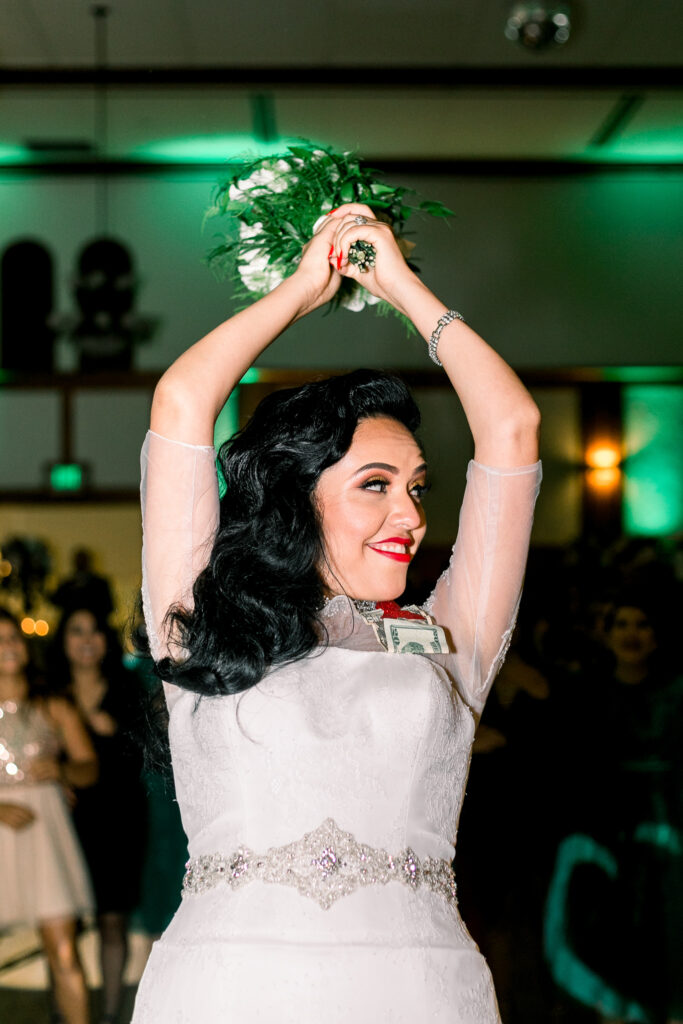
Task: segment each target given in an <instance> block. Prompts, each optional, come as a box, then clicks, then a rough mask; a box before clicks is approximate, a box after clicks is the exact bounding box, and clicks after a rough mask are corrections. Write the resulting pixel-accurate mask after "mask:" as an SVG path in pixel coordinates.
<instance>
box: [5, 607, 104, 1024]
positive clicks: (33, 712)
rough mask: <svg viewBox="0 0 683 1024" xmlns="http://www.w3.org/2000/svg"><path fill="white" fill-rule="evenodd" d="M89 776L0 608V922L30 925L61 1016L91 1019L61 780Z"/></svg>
mask: <svg viewBox="0 0 683 1024" xmlns="http://www.w3.org/2000/svg"><path fill="white" fill-rule="evenodd" d="M96 777H97V761H96V758H95V752H94V750H93V748H92V745H91V743H90V740H89V739H88V735H87V733H86V731H85V729H84V727H83V724H82V722H81V720H80V717H79V715H78V712H77V711H76V709H75V708H74V707H73V706H72V705H70V704H69V703H68V702H66V701H64V700H60V699H57V698H53V697H47V696H45V695H43V694H41V692H40V686H39V684H38V683H37V681H36V679H35V676H34V673H33V672H32V671H31V666H30V664H29V656H28V649H27V646H26V642H25V641H24V639H23V636H22V634H21V630H20V629H19V626H18V625H17V623H16V621H15V620H14V618H13V617H12V616H11V615H9V614H8V613H7V612H6V611H4V610H2V609H0V865H2V869H1V870H0V929H1V928H9V927H13V926H15V925H30V926H34V927H35V928H37V930H38V933H39V935H40V938H41V941H42V943H43V947H44V949H45V954H46V957H47V960H48V964H49V967H50V973H51V977H52V981H53V985H54V999H55V1004H56V1006H57V1007H58V1008H59V1010H60V1012H61V1014H62V1016H63V1019H64V1021H65V1022H66V1024H87V1022H88V1020H89V1010H88V992H87V989H86V984H85V978H84V975H83V970H82V967H81V963H80V960H79V957H78V951H77V948H76V922H77V919H78V918H79V917H80V916H82V915H85V914H89V913H90V912H91V911H92V905H93V901H92V893H91V888H90V880H89V878H88V874H87V869H86V866H85V862H84V859H83V854H82V853H81V849H80V847H79V845H78V840H77V838H76V835H75V832H74V829H73V826H72V824H71V816H70V813H69V808H68V805H67V801H66V799H65V793H64V787H69V788H70V787H72V786H76V785H79V786H86V785H89V784H90V783H93V782H94V781H95V779H96Z"/></svg>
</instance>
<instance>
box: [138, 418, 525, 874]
mask: <svg viewBox="0 0 683 1024" xmlns="http://www.w3.org/2000/svg"><path fill="white" fill-rule="evenodd" d="M142 469H143V492H142V493H143V525H144V549H143V603H144V609H145V618H146V622H147V628H148V633H149V635H150V642H151V647H152V653H153V654H154V656H155V657H157V658H158V657H161V656H163V653H164V652H165V650H166V645H167V638H166V637H165V626H164V617H165V615H166V611H167V609H168V608H169V607H170V606H171V604H173V603H175V602H178V601H180V602H181V603H183V604H185V605H186V606H187V605H189V604H190V603H191V588H192V583H193V581H194V579H195V577H196V575H197V574H198V572H199V571H201V569H202V568H203V566H204V565H205V564H206V561H207V559H208V555H209V552H210V548H211V545H212V543H213V538H214V536H215V531H216V528H217V522H218V492H217V483H216V470H215V454H214V452H213V449H212V448H207V447H198V446H194V445H188V444H183V443H181V442H175V441H169V440H167V439H165V438H162V437H160V436H159V435H157V434H154V433H152V432H150V433H149V434H148V437H147V440H146V442H145V446H144V448H143V459H142ZM539 480H540V468H539V465H538V464H535V465H533V466H526V467H517V468H514V469H509V470H497V469H491V468H488V467H484V466H480V465H479V464H477V463H474V462H472V463H471V464H470V468H469V471H468V484H467V489H466V493H465V498H464V501H463V506H462V510H461V516H460V528H459V531H458V539H457V541H456V545H455V548H454V552H453V557H452V559H451V564H450V566H449V569H448V570H447V571H446V572H445V573H444V574H443V576H442V577H441V579H440V580H439V581H438V582H437V584H436V587H435V589H434V592H433V594H432V595H431V597H430V598H429V600H428V602H427V605H428V608H429V611H430V613H431V614H432V615H433V616H434V618H435V619H436V621H437V622H438V623H439V624H440V625H442V626H443V627H444V629H445V630H446V635H447V637H448V641H449V646H450V648H451V651H450V653H449V654H435V655H430V656H427V655H416V654H395V655H390V654H387V653H386V652H385V651H384V650H383V649H382V647H381V646H380V644H379V642H378V640H377V639H376V637H375V634H374V632H373V630H372V629H371V627H370V626H369V625H367V623H366V622H365V621H364V620H363V619H362V618H361V617H360V616H359V615H358V614H357V612H356V611H355V609H354V607H353V605H352V604H351V602H350V601H349V600H348V599H347V598H345V597H337V598H335V599H334V600H333V601H331V602H330V603H329V604H328V605H327V607H326V608H325V609H324V611H323V613H322V614H323V616H324V625H325V627H326V633H327V642H326V644H325V645H324V646H322V645H321V646H320V647H318V648H317V649H315V650H314V651H313V652H311V654H310V655H309V656H308V657H306V658H305V659H303V660H301V661H299V662H296V663H293V664H289V665H286V666H284V667H279V668H277V669H275V670H271V671H270V672H268V673H267V674H266V676H265V677H264V678H263V679H262V680H261V681H260V682H259V683H258V684H257V685H256V686H255V687H253V688H252V689H250V690H248V691H246V692H244V693H241V694H238V695H236V696H220V697H211V698H208V697H205V698H202V699H200V700H198V699H197V696H196V695H195V694H193V693H190V692H187V691H182V690H180V689H178V688H177V687H174V686H168V685H167V686H166V696H167V701H168V705H169V710H170V725H169V735H170V743H171V751H172V758H173V765H174V774H175V781H176V792H177V797H178V803H179V805H180V809H181V814H182V817H183V824H184V827H185V829H186V832H187V835H188V839H189V849H190V854H191V856H193V857H195V856H201V855H203V854H209V853H213V852H215V851H217V850H222V851H225V852H229V851H230V850H234V849H235V848H236V847H237V846H239V845H246V846H248V847H249V848H251V849H252V850H256V851H262V852H263V851H266V850H267V849H269V848H270V847H273V846H278V845H281V844H286V843H288V842H291V841H292V840H295V839H298V838H300V837H301V836H302V835H303V834H304V833H305V832H306V831H308V830H311V829H315V828H316V827H317V826H319V825H320V824H321V823H322V822H323V821H324V820H325V819H327V818H333V819H334V820H335V822H336V823H337V825H338V826H339V827H340V828H341V829H344V830H346V831H348V832H350V833H352V834H353V835H354V836H355V837H356V839H358V840H359V841H360V842H364V843H368V844H371V845H373V846H378V847H383V848H385V849H387V850H389V851H393V852H398V851H399V850H401V849H404V848H405V847H407V846H409V847H411V848H412V849H414V850H415V852H416V853H417V854H418V855H419V856H420V857H422V856H431V857H437V858H443V859H447V860H449V861H450V859H451V858H452V856H453V846H454V842H455V832H456V828H457V820H458V814H459V810H460V806H461V802H462V797H463V793H464V787H465V781H466V777H467V770H468V765H469V757H470V749H471V744H472V739H473V735H474V724H475V719H476V716H477V715H478V714H479V713H480V712H481V708H482V707H483V703H484V700H485V698H486V694H487V692H488V689H489V687H490V685H491V682H492V680H493V678H494V676H495V673H496V672H497V670H498V668H499V666H500V664H501V662H502V659H503V657H504V655H505V651H506V649H507V645H508V643H509V638H510V635H511V632H512V629H513V626H514V620H515V616H516V613H517V608H518V603H519V597H520V592H521V585H522V577H523V572H524V565H525V562H526V554H527V548H528V541H529V533H530V528H531V521H532V513H533V505H534V501H535V497H536V494H537V491H538V485H539Z"/></svg>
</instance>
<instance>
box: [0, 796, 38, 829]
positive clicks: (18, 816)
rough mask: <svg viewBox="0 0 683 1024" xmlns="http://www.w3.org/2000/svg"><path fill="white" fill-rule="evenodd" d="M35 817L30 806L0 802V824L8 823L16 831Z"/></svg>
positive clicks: (24, 826)
mask: <svg viewBox="0 0 683 1024" xmlns="http://www.w3.org/2000/svg"><path fill="white" fill-rule="evenodd" d="M35 817H36V816H35V814H34V813H33V811H32V810H31V808H30V807H26V806H25V804H7V803H0V824H2V825H8V826H9V827H10V828H13V829H14V830H15V831H17V832H18V831H19V830H20V829H22V828H26V826H27V825H30V824H31V822H33V821H35Z"/></svg>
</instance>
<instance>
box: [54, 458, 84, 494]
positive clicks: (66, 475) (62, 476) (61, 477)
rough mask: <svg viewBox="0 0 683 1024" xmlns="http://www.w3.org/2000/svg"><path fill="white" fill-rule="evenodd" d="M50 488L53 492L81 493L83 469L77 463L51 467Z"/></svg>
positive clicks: (61, 463)
mask: <svg viewBox="0 0 683 1024" xmlns="http://www.w3.org/2000/svg"><path fill="white" fill-rule="evenodd" d="M50 487H51V488H52V490H53V491H80V490H81V488H82V487H83V467H82V466H79V464H78V463H77V462H58V463H55V465H54V466H50Z"/></svg>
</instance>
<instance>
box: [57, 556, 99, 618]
mask: <svg viewBox="0 0 683 1024" xmlns="http://www.w3.org/2000/svg"><path fill="white" fill-rule="evenodd" d="M50 600H51V601H52V603H53V604H55V605H57V607H58V608H61V609H62V611H63V612H68V611H69V610H70V609H72V608H90V609H91V610H92V611H93V612H94V613H95V614H96V615H98V616H99V617H100V618H102V619H107V618H108V616H109V615H111V613H112V611H113V610H114V602H113V600H112V596H111V587H110V586H109V580H108V579H107V578H106V577H105V576H100V575H99V574H98V573H96V572H95V569H94V566H93V555H92V552H91V551H88V549H87V548H78V549H77V550H76V551H74V553H73V570H72V574H71V576H69V577H67V578H66V579H64V580H62V581H61V582H60V584H59V586H58V587H57V589H56V590H55V592H54V593H53V594H51V596H50Z"/></svg>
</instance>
